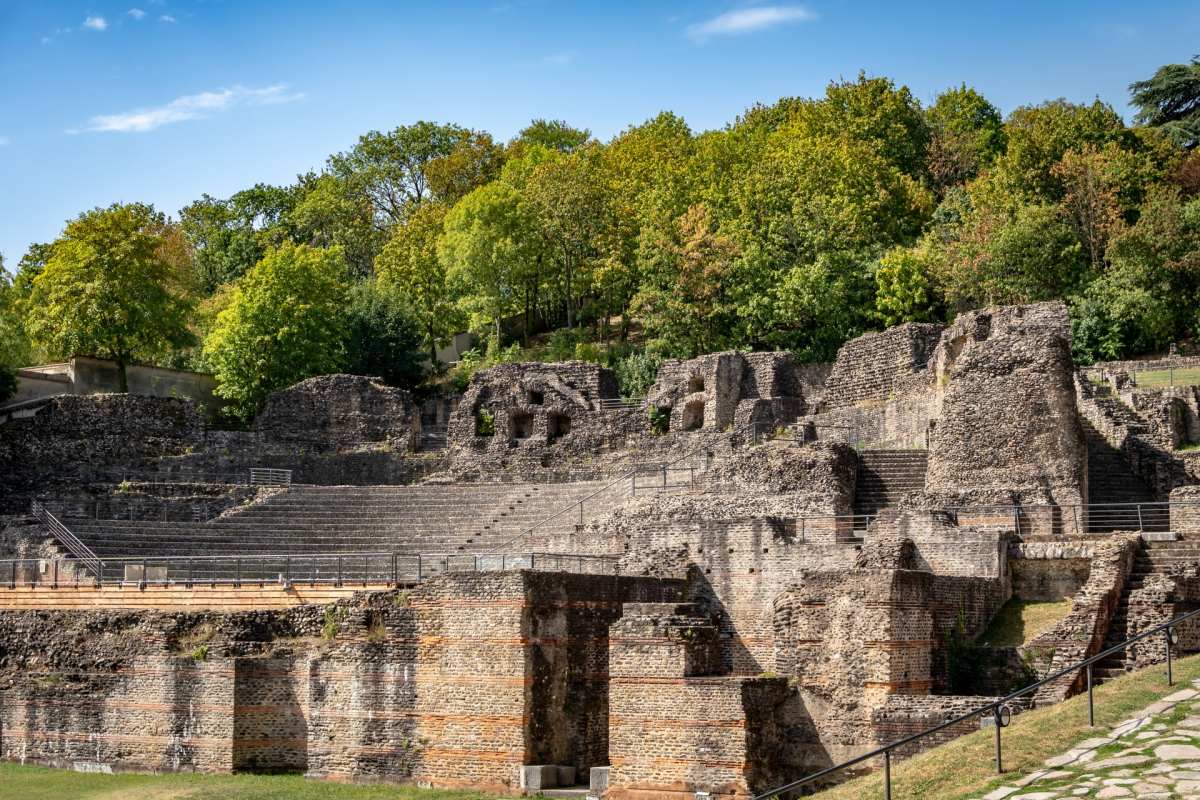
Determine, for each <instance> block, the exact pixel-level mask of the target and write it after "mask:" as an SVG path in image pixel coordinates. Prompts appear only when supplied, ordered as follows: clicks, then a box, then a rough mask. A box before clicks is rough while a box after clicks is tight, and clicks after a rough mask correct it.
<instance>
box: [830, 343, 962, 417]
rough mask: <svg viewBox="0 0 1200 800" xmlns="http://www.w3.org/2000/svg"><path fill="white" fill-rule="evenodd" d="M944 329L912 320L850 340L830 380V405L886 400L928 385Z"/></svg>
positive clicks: (834, 407)
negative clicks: (939, 339) (929, 364)
mask: <svg viewBox="0 0 1200 800" xmlns="http://www.w3.org/2000/svg"><path fill="white" fill-rule="evenodd" d="M941 331H942V328H941V326H940V325H933V324H930V323H922V322H909V323H905V324H903V325H897V326H895V327H893V328H888V329H887V330H886V331H881V332H879V333H868V334H865V335H863V336H860V337H858V338H857V339H851V340H850V341H849V342H846V344H844V345H842V347H841V349H840V350H838V355H837V360H836V361H834V363H833V371H832V373H831V374H830V376H829V380H828V381H827V382H826V384H825V404H826V406H827V407H828V408H830V409H836V408H844V407H847V406H853V405H856V404H873V403H883V402H885V401H887V400H889V399H891V398H894V397H897V396H901V395H906V394H911V393H913V392H915V391H921V390H923V389H927V388H928V385H929V377H928V370H927V365H928V363H929V359H930V357H931V356H932V355H933V350H934V347H935V346H936V344H937V341H938V336H939V335H940V334H941Z"/></svg>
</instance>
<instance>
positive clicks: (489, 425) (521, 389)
mask: <svg viewBox="0 0 1200 800" xmlns="http://www.w3.org/2000/svg"><path fill="white" fill-rule="evenodd" d="M617 399H618V390H617V383H616V377H615V376H614V374H613V372H612V370H610V369H607V368H605V367H601V366H599V365H598V364H592V363H589V362H586V361H567V362H562V363H557V364H542V363H524V364H500V365H498V366H495V367H492V368H491V369H487V370H482V371H480V372H477V373H476V374H475V375H474V376H472V378H471V384H470V386H469V387H468V388H467V391H466V392H465V393H464V394H463V397H462V400H461V401H460V402H459V403H458V406H457V408H455V410H454V412H453V413H452V414H451V415H450V422H449V426H448V433H447V436H448V440H449V443H450V446H451V448H452V453H453V456H454V461H455V466H456V468H457V469H459V471H466V472H469V471H470V470H472V469H477V468H479V467H484V468H486V469H497V468H516V469H520V468H525V469H538V468H546V467H554V466H559V467H562V466H569V465H571V464H575V463H578V462H581V461H585V462H586V461H593V460H594V459H595V458H596V457H597V456H598V455H599V454H601V453H603V452H605V451H612V450H614V449H617V448H623V447H624V446H625V443H626V440H627V438H629V437H633V438H637V437H640V436H644V435H645V434H646V433H648V431H649V419H648V417H647V415H646V412H645V410H644V409H641V408H637V407H627V406H615V407H607V406H606V404H603V403H602V402H601V401H604V400H609V401H615V400H617Z"/></svg>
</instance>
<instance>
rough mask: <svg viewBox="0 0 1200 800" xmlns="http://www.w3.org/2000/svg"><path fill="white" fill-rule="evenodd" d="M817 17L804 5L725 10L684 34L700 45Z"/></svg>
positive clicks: (808, 20) (693, 26)
mask: <svg viewBox="0 0 1200 800" xmlns="http://www.w3.org/2000/svg"><path fill="white" fill-rule="evenodd" d="M816 18H817V14H816V12H814V11H810V10H809V9H807V8H805V7H804V6H757V7H755V8H743V9H738V10H737V11H728V12H726V13H724V14H721V15H720V16H716V17H713V18H712V19H710V20H707V21H705V22H698V23H696V24H695V25H689V26H688V29H687V35H688V36H689V37H690V38H692V39H695V40H696V41H701V42H702V41H704V40H706V39H709V38H711V37H713V36H738V35H741V34H745V33H755V32H757V31H763V30H767V29H768V28H774V27H776V26H779V25H787V24H790V23H794V22H812V21H813V20H815V19H816Z"/></svg>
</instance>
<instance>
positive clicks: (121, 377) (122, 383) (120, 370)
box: [117, 356, 129, 394]
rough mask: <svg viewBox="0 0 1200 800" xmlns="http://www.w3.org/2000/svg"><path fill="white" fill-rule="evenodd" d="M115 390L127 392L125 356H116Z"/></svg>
mask: <svg viewBox="0 0 1200 800" xmlns="http://www.w3.org/2000/svg"><path fill="white" fill-rule="evenodd" d="M117 391H118V392H120V393H121V394H129V374H128V372H127V371H126V369H125V357H124V356H118V357H117Z"/></svg>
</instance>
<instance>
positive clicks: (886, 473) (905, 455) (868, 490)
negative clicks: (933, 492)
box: [854, 450, 929, 527]
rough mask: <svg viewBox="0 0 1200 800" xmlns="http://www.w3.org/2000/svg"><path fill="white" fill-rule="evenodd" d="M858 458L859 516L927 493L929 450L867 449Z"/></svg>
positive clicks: (856, 504) (856, 503)
mask: <svg viewBox="0 0 1200 800" xmlns="http://www.w3.org/2000/svg"><path fill="white" fill-rule="evenodd" d="M858 458H859V465H858V479H857V481H856V483H855V488H854V514H855V516H856V517H857V516H867V515H874V514H876V513H878V512H879V510H880V509H883V508H887V507H888V506H891V505H895V504H896V503H897V502H899V501H900V500H901V499H902V498H903V497H904V496H905V495H907V494H911V493H913V492H923V491H924V490H925V474H926V472H927V471H928V470H929V453H928V451H926V450H864V451H863V452H861V453H859V454H858ZM864 527H865V523H864Z"/></svg>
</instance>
